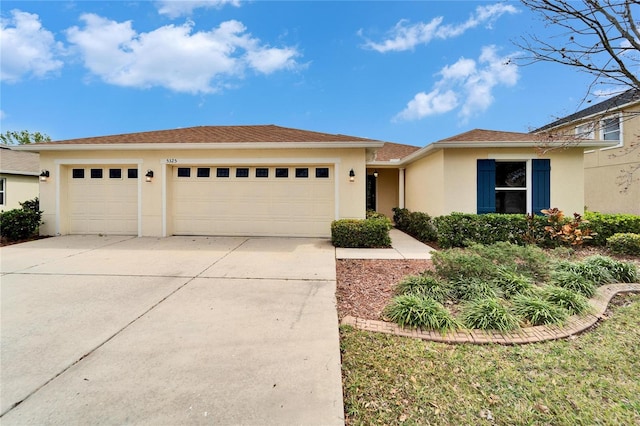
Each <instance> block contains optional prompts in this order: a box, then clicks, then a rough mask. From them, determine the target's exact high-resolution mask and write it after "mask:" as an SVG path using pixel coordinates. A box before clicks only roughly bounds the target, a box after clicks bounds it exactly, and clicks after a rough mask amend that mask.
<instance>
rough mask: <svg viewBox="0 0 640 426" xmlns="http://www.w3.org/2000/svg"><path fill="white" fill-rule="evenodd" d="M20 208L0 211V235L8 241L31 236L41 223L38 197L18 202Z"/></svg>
mask: <svg viewBox="0 0 640 426" xmlns="http://www.w3.org/2000/svg"><path fill="white" fill-rule="evenodd" d="M20 206H21V208H20V209H13V210H7V211H6V212H5V211H3V212H0V236H2V237H3V238H6V239H7V240H9V241H19V240H24V239H27V238H30V237H32V236H33V235H34V234H36V232H37V230H38V227H39V226H40V225H41V224H42V211H40V210H39V206H40V203H39V202H38V199H37V198H35V199H33V200H29V201H25V202H24V203H20Z"/></svg>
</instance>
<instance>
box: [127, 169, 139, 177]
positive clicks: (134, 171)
mask: <svg viewBox="0 0 640 426" xmlns="http://www.w3.org/2000/svg"><path fill="white" fill-rule="evenodd" d="M127 178H129V179H138V169H127Z"/></svg>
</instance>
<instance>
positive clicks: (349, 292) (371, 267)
mask: <svg viewBox="0 0 640 426" xmlns="http://www.w3.org/2000/svg"><path fill="white" fill-rule="evenodd" d="M427 269H433V264H432V262H431V261H430V260H387V259H384V260H379V259H375V260H374V259H366V260H361V259H338V260H336V276H337V290H336V299H337V301H338V317H339V318H340V319H342V318H344V317H345V316H347V315H352V316H354V317H357V318H364V319H372V320H379V319H381V318H382V310H383V309H384V307H385V306H386V305H387V304H388V303H389V301H390V300H391V298H392V297H393V290H394V287H395V284H396V283H398V282H399V281H400V280H401V279H402V278H403V277H405V276H407V275H417V274H419V273H421V272H423V271H425V270H427Z"/></svg>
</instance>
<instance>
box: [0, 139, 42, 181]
mask: <svg viewBox="0 0 640 426" xmlns="http://www.w3.org/2000/svg"><path fill="white" fill-rule="evenodd" d="M39 171H40V156H39V155H38V154H36V153H32V152H19V151H14V150H12V149H11V148H9V147H8V146H5V145H3V146H0V172H1V173H7V174H26V175H37V174H38V173H39Z"/></svg>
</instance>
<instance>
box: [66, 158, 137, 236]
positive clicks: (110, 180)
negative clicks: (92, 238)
mask: <svg viewBox="0 0 640 426" xmlns="http://www.w3.org/2000/svg"><path fill="white" fill-rule="evenodd" d="M67 189H68V191H67V194H68V199H67V204H66V206H67V212H66V216H67V218H68V221H69V233H71V234H110V235H137V234H138V169H137V166H126V165H125V166H115V165H107V166H93V165H92V166H70V167H69V171H68V180H67Z"/></svg>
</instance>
